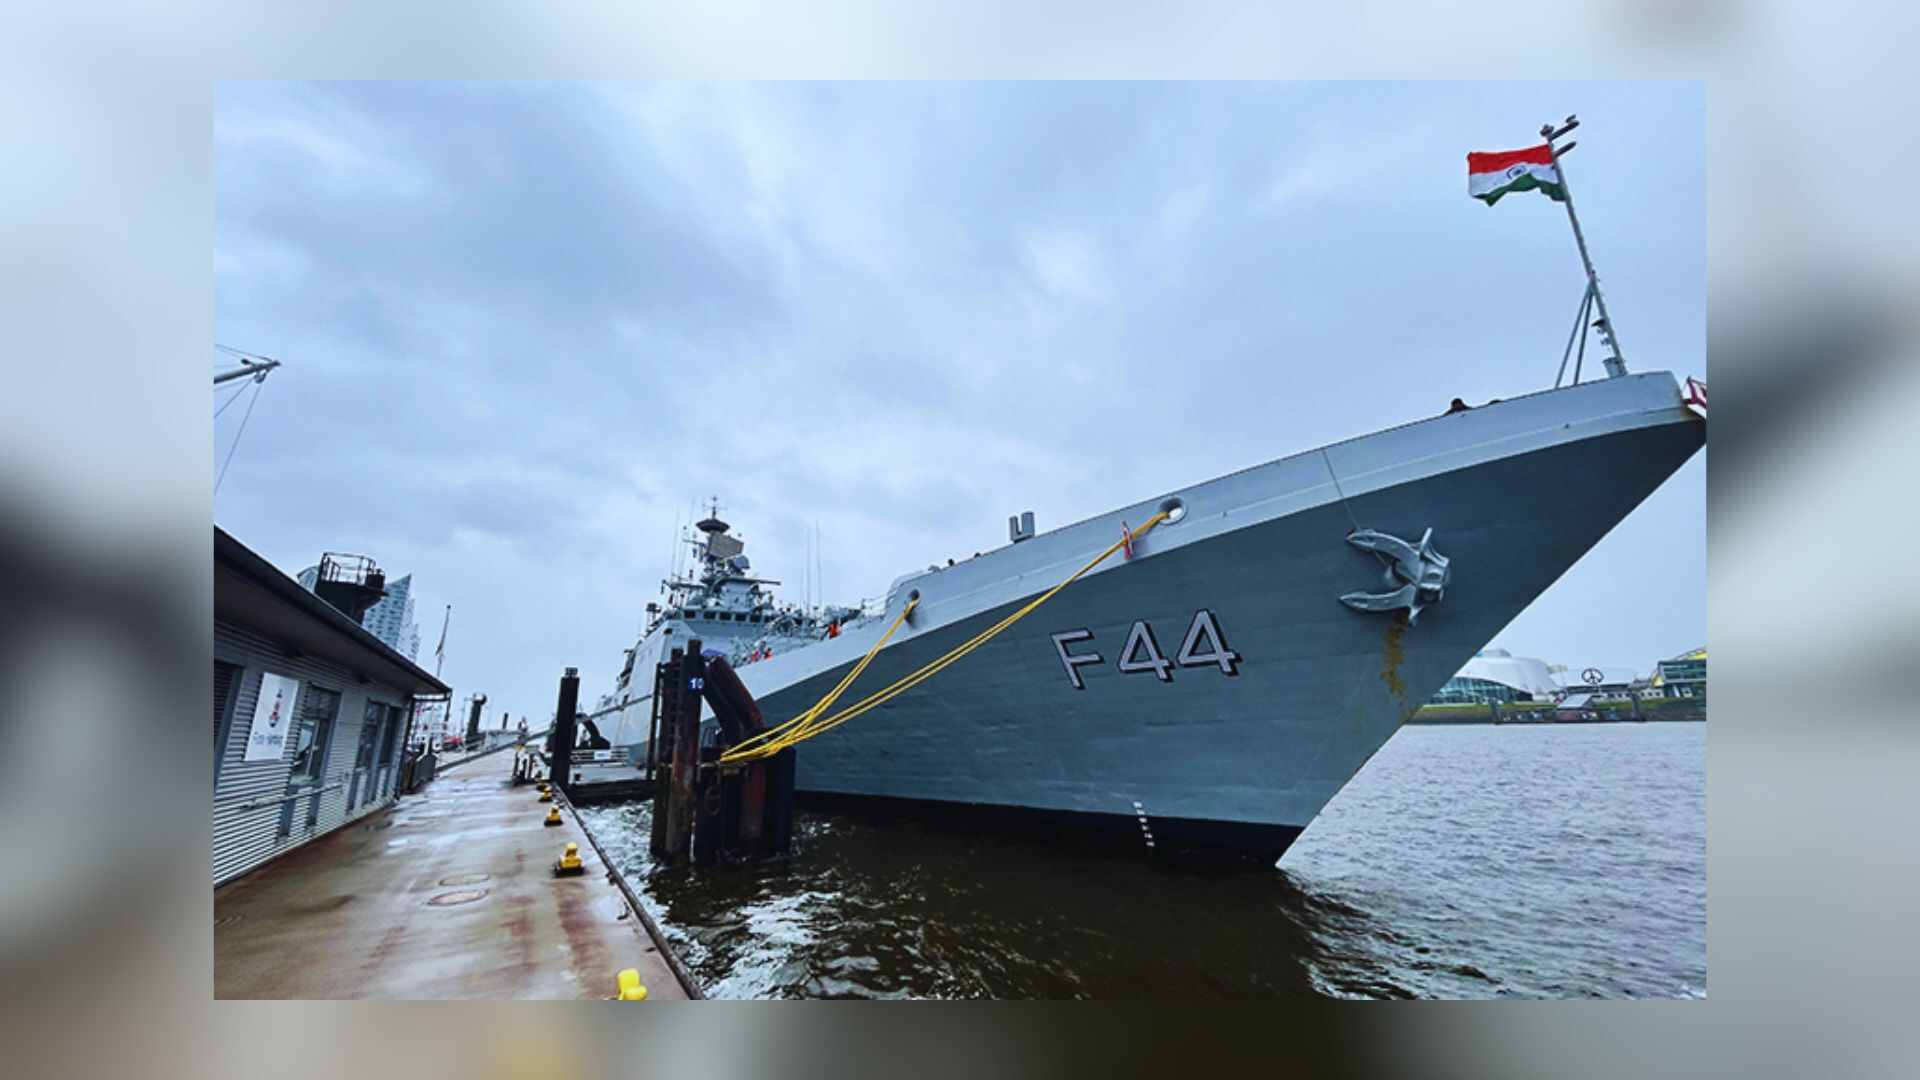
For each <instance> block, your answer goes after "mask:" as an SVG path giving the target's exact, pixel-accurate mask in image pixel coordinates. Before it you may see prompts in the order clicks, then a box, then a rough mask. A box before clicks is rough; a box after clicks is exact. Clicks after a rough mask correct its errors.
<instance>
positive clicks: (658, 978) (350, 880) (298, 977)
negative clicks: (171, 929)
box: [213, 754, 688, 1001]
mask: <svg viewBox="0 0 1920 1080" xmlns="http://www.w3.org/2000/svg"><path fill="white" fill-rule="evenodd" d="M512 762H513V756H512V755H511V754H506V755H499V756H498V757H497V758H496V759H495V760H494V761H489V762H475V763H473V764H471V765H469V766H467V767H466V768H464V769H461V770H459V771H458V772H455V773H452V774H450V775H446V776H442V777H439V778H437V779H435V780H434V781H433V782H432V783H431V784H429V785H428V786H427V788H426V790H425V791H423V792H422V793H420V794H418V795H410V796H406V797H403V798H402V799H401V800H400V802H399V804H398V805H397V806H395V807H394V808H393V809H392V810H389V811H387V812H386V813H383V814H377V815H375V816H373V817H371V818H367V819H363V820H361V821H358V822H355V823H354V824H352V825H351V826H349V827H346V828H343V829H341V830H340V831H339V832H337V833H334V834H333V835H331V836H328V837H326V838H324V839H322V840H318V841H316V842H314V843H311V844H308V845H306V846H304V847H301V848H298V849H296V850H295V851H293V852H291V853H289V854H288V855H286V856H284V857H282V858H281V859H279V860H277V861H275V862H272V863H269V864H267V865H266V866H263V867H261V868H260V869H258V870H256V871H254V872H253V873H251V874H248V875H246V876H245V877H242V878H239V879H237V880H235V881H233V882H232V883H230V884H228V885H226V886H225V887H223V888H221V889H219V890H218V891H216V892H215V893H214V898H213V914H214V939H213V955H214V961H213V981H214V996H215V997H218V998H425V999H465V998H572V999H594V998H610V997H613V996H614V994H615V991H616V978H617V975H618V972H619V971H620V970H621V969H622V968H637V969H638V970H639V972H640V979H641V982H643V983H644V984H645V985H646V987H647V996H648V1000H649V1001H653V1000H673V999H681V998H685V997H687V996H688V995H687V994H686V992H685V991H684V990H683V989H682V987H681V985H680V983H679V982H678V981H676V979H675V977H674V974H673V972H672V969H671V968H670V967H669V966H668V963H667V961H666V959H665V958H664V957H663V956H662V955H661V954H660V953H659V951H658V949H659V946H658V945H657V944H656V942H654V941H653V940H652V939H651V937H650V935H649V934H648V932H647V929H646V926H645V923H644V916H643V915H642V914H641V913H640V912H636V911H632V910H631V909H630V907H629V906H628V903H627V900H626V898H625V896H623V895H622V893H621V891H620V890H619V888H618V887H617V886H615V885H614V884H613V883H612V882H610V881H608V880H607V867H606V866H605V865H603V864H602V863H601V861H600V857H599V855H598V853H597V852H596V851H595V849H594V847H593V845H592V844H591V843H589V842H588V839H587V837H586V835H585V834H584V833H583V832H582V831H581V829H580V826H579V823H578V822H577V821H575V819H574V817H573V814H572V812H571V810H570V809H569V808H567V807H566V806H565V805H564V804H563V803H541V802H537V801H536V799H537V797H538V792H537V791H536V790H535V789H534V788H532V787H518V788H516V787H512V786H510V785H509V782H508V781H509V778H510V775H511V770H512ZM550 805H559V806H560V807H561V817H562V819H563V824H561V825H559V826H557V827H549V826H546V825H544V824H543V823H542V819H543V818H544V817H545V815H546V811H547V807H548V806H550ZM569 841H571V842H573V843H577V844H578V845H580V847H579V851H580V855H581V857H582V858H584V859H585V860H586V863H587V871H586V873H585V874H584V875H582V876H580V877H571V878H555V877H553V876H552V875H551V874H550V873H549V872H548V871H549V867H550V866H551V865H552V864H553V862H554V860H555V859H557V858H558V857H559V855H560V851H561V849H562V848H563V847H564V846H565V845H566V844H567V843H568V842H569Z"/></svg>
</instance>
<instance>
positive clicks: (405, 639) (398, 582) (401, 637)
mask: <svg viewBox="0 0 1920 1080" xmlns="http://www.w3.org/2000/svg"><path fill="white" fill-rule="evenodd" d="M319 580H320V567H319V566H318V565H317V564H316V565H313V566H309V567H307V568H306V569H305V570H302V571H300V575H299V581H300V584H301V585H302V586H303V587H305V588H306V590H307V591H308V592H313V591H314V586H315V585H316V584H318V583H319ZM386 590H387V594H386V595H385V596H383V597H381V598H380V599H379V600H378V601H376V602H375V603H374V605H373V606H372V607H370V608H368V609H367V613H366V614H365V615H363V616H362V617H361V619H360V625H361V626H364V627H366V628H367V629H368V630H371V631H372V632H373V636H374V637H377V638H379V639H380V640H381V641H384V642H386V643H387V644H388V645H390V646H392V647H393V648H394V649H395V650H397V651H398V652H399V653H400V655H402V656H404V657H406V658H407V659H409V660H413V661H416V662H417V661H418V660H419V659H420V626H419V624H418V623H416V622H415V621H414V618H413V575H412V574H407V575H406V576H404V577H401V578H397V579H395V580H393V581H389V582H387V584H386Z"/></svg>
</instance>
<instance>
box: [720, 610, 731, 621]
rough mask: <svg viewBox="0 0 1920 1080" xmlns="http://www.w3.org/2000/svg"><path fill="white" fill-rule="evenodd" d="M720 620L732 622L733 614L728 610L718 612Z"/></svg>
mask: <svg viewBox="0 0 1920 1080" xmlns="http://www.w3.org/2000/svg"><path fill="white" fill-rule="evenodd" d="M720 621H721V622H732V621H733V615H732V614H731V613H729V612H725V611H723V612H721V613H720Z"/></svg>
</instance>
